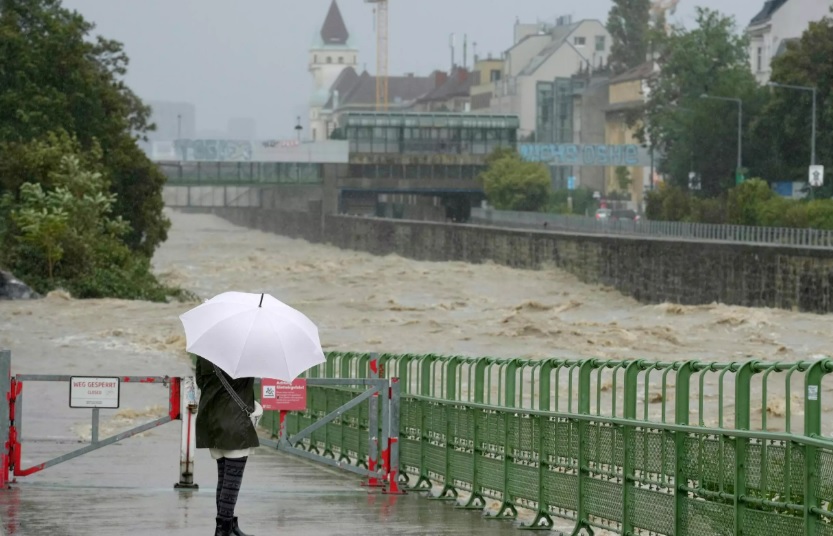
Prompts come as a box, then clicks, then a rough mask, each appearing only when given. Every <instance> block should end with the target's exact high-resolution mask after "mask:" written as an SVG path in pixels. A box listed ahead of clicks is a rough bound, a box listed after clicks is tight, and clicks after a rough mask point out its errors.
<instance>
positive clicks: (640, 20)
mask: <svg viewBox="0 0 833 536" xmlns="http://www.w3.org/2000/svg"><path fill="white" fill-rule="evenodd" d="M650 29H651V1H650V0H613V7H611V8H610V12H609V13H608V18H607V31H608V32H610V36H611V38H612V40H613V42H612V43H611V47H610V68H611V70H612V71H613V73H614V74H619V73H623V72H625V71H627V70H628V69H632V68H633V67H636V66H638V65H641V64H643V63H645V61H646V60H647V58H648V52H650V40H651V31H650Z"/></svg>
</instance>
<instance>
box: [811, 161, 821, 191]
mask: <svg viewBox="0 0 833 536" xmlns="http://www.w3.org/2000/svg"><path fill="white" fill-rule="evenodd" d="M809 182H810V186H812V187H813V188H819V187H821V186H824V166H810V177H809Z"/></svg>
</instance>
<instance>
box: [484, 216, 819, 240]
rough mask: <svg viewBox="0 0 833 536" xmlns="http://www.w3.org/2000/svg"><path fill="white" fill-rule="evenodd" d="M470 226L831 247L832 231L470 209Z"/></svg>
mask: <svg viewBox="0 0 833 536" xmlns="http://www.w3.org/2000/svg"><path fill="white" fill-rule="evenodd" d="M471 223H472V224H475V225H493V226H498V227H508V228H521V229H539V230H542V231H571V232H578V233H589V234H602V235H626V236H644V237H652V238H673V239H682V240H705V241H718V242H734V243H744V244H772V245H783V246H802V247H814V248H824V249H829V248H833V231H828V230H823V229H792V228H785V227H753V226H748V225H719V224H711V223H689V222H672V221H648V220H644V219H643V220H641V221H631V220H617V221H610V220H597V219H596V218H594V217H592V216H574V215H564V214H548V213H543V212H513V211H506V210H494V209H482V208H476V209H472V214H471Z"/></svg>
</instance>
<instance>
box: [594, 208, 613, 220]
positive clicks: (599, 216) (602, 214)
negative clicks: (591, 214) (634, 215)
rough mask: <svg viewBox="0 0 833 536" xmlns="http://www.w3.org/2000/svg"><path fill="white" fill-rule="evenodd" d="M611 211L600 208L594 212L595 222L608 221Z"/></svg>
mask: <svg viewBox="0 0 833 536" xmlns="http://www.w3.org/2000/svg"><path fill="white" fill-rule="evenodd" d="M611 214H613V211H612V210H610V209H609V208H600V209H599V210H597V211H596V221H608V220H609V219H610V215H611Z"/></svg>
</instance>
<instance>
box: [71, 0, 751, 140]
mask: <svg viewBox="0 0 833 536" xmlns="http://www.w3.org/2000/svg"><path fill="white" fill-rule="evenodd" d="M571 4H572V3H571V2H566V1H563V0H562V1H553V0H523V2H518V3H515V2H509V1H508V0H499V1H497V2H494V3H490V5H488V8H486V9H484V7H483V6H484V5H485V4H484V2H483V1H482V0H453V1H452V2H448V1H446V2H442V1H440V0H421V1H420V2H418V3H417V2H405V1H401V0H391V2H390V9H389V11H390V30H389V32H390V52H389V57H390V67H389V71H390V74H391V75H396V74H402V73H406V72H413V73H415V74H421V75H427V74H428V73H430V72H431V71H433V70H435V69H443V70H448V69H449V68H450V67H451V51H450V49H449V36H450V34H451V33H455V34H456V35H457V52H456V57H457V62H458V63H460V64H462V42H463V35H465V34H467V35H468V42H469V50H468V57H469V60H468V62H469V65H471V61H472V56H473V53H474V43H477V47H476V50H477V54H478V55H480V56H481V57H482V56H486V55H487V54H489V53H491V54H492V55H493V56H497V57H499V56H500V54H501V53H502V52H503V51H505V50H506V49H508V48H509V47H510V46H511V45H512V31H513V25H514V23H515V20H516V18H519V19H520V20H521V21H522V22H535V21H538V20H541V21H553V20H554V19H555V18H556V17H558V16H561V15H572V17H573V20H580V19H599V20H601V21H602V22H603V23H604V22H606V20H607V13H608V11H609V9H610V0H585V1H583V2H581V3H580V4H579V5H577V6H576V5H573V7H568V6H570V5H571ZM726 4H727V2H725V1H721V0H697V1H694V0H681V2H680V5H679V7H678V10H677V13H676V15H674V16H672V17H671V22H674V23H683V24H685V25H686V26H691V23H692V22H693V20H694V13H695V7H696V6H698V5H699V6H703V7H708V8H711V9H719V10H721V11H722V12H723V13H725V14H727V15H731V16H734V17H735V21H736V24H737V27H738V29H743V28H745V27H746V25H747V24H748V23H749V20H750V19H751V18H752V17H753V16H754V15H755V14H756V13H757V12H758V11H759V10H760V9H761V7H762V6H763V4H764V1H763V0H733V1H732V2H731V8H728V9H727V7H726ZM64 5H65V6H66V7H68V8H70V9H75V10H77V11H79V12H80V13H81V14H82V15H83V16H84V18H85V19H87V20H88V21H90V22H93V23H95V24H96V29H95V30H94V32H93V33H94V34H96V35H98V34H100V35H103V36H105V37H107V38H109V39H115V40H118V41H121V42H122V43H124V45H125V50H126V52H127V54H128V56H129V57H130V60H131V61H130V66H129V70H128V74H127V77H126V81H127V83H128V85H129V86H130V87H131V88H132V89H133V90H134V91H135V92H136V93H137V94H138V95H139V96H140V97H141V98H142V99H143V100H145V101H182V102H189V103H192V104H194V105H195V106H196V117H197V125H196V127H197V130H198V131H200V130H202V131H205V130H213V131H218V130H226V128H227V125H228V122H229V120H230V119H234V118H253V119H254V120H255V121H256V123H257V136H258V137H260V138H279V139H289V138H293V137H294V136H295V131H294V127H295V124H296V117H297V116H301V118H302V122H303V124H304V125H305V128H306V123H307V113H308V101H309V96H310V91H311V88H312V82H311V76H310V74H309V72H308V71H307V62H308V50H309V48H310V46H311V44H312V42H313V39H314V36H315V35H316V33H318V32H319V31H320V29H321V24H322V23H323V21H324V17H325V15H326V13H327V10H328V8H329V6H330V0H303V1H298V2H290V1H289V0H247V2H245V3H242V2H241V3H239V4H229V3H228V2H225V1H221V0H180V1H177V2H171V1H170V0H142V1H139V0H118V1H115V2H114V1H109V2H107V1H102V0H64ZM232 6H235V7H236V9H235V8H233V7H232ZM450 6H453V7H450ZM561 6H564V7H561ZM339 7H340V8H341V11H342V14H343V15H344V19H345V22H346V24H347V26H348V30H349V31H350V33H351V37H352V38H353V39H354V41H355V44H356V46H357V47H358V49H359V51H360V55H359V65H358V68H359V70H362V69H364V68H365V67H366V68H367V70H368V71H370V72H371V73H374V72H375V71H376V49H375V42H376V35H375V33H374V27H373V26H374V15H373V10H372V6H370V5H368V4H366V3H365V2H364V1H362V0H339ZM440 15H441V16H440Z"/></svg>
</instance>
